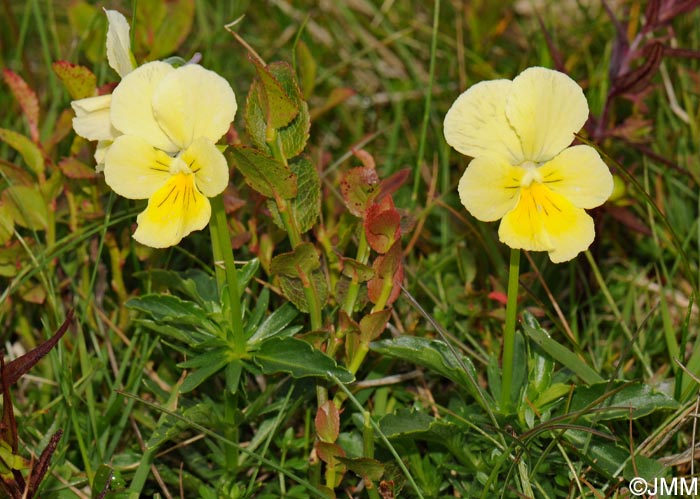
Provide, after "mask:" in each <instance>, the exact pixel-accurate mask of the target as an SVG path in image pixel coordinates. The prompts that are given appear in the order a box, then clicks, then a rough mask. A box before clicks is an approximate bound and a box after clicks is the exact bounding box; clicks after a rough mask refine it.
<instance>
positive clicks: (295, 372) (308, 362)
mask: <svg viewBox="0 0 700 499" xmlns="http://www.w3.org/2000/svg"><path fill="white" fill-rule="evenodd" d="M253 359H254V360H255V362H256V363H257V364H258V365H259V366H260V368H261V369H262V370H263V372H264V373H266V374H273V373H279V372H283V373H288V374H291V375H292V376H293V377H295V378H305V377H308V376H317V377H321V378H325V377H327V376H328V373H332V374H333V375H334V376H336V377H337V378H338V379H339V380H340V381H341V382H343V383H351V382H352V381H354V379H355V377H354V376H353V375H352V374H351V373H350V372H348V371H347V370H346V369H344V368H342V367H339V366H338V364H337V363H336V362H335V360H333V359H332V358H330V357H329V356H327V355H326V354H325V353H323V352H321V351H320V350H316V349H314V348H313V347H312V346H311V345H309V344H308V343H306V342H305V341H301V340H298V339H296V338H281V339H280V338H272V339H270V340H267V341H264V342H262V343H261V344H260V348H259V349H258V350H257V351H256V352H254V353H253Z"/></svg>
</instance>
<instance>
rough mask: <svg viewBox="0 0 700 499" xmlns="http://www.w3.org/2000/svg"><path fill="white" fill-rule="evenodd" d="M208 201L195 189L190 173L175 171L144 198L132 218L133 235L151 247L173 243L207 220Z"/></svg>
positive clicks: (209, 207)
mask: <svg viewBox="0 0 700 499" xmlns="http://www.w3.org/2000/svg"><path fill="white" fill-rule="evenodd" d="M210 217H211V205H210V204H209V200H208V199H207V198H206V197H204V196H203V195H202V194H200V192H199V191H198V190H197V186H196V185H195V182H194V175H191V174H186V173H178V174H177V175H173V176H172V177H171V178H170V180H168V181H167V183H166V184H165V185H164V186H163V187H161V188H160V189H158V191H156V192H155V194H153V196H152V197H151V199H149V200H148V206H147V207H146V210H145V211H143V212H141V213H140V214H139V216H138V218H137V219H136V222H137V223H138V228H137V229H136V232H134V239H136V240H137V241H138V242H140V243H141V244H145V245H146V246H151V247H153V248H167V247H168V246H174V245H176V244H177V243H179V242H180V240H181V239H182V238H183V237H185V236H187V235H188V234H189V233H190V232H192V231H195V230H201V229H203V228H204V227H206V226H207V223H209V218H210Z"/></svg>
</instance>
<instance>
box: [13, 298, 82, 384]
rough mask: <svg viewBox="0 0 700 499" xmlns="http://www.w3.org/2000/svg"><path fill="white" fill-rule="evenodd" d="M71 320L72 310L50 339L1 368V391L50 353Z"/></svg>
mask: <svg viewBox="0 0 700 499" xmlns="http://www.w3.org/2000/svg"><path fill="white" fill-rule="evenodd" d="M72 320H73V310H69V311H68V314H67V315H66V320H65V321H63V324H61V327H59V328H58V331H56V333H54V335H53V336H52V337H51V338H49V339H48V340H46V341H44V342H43V343H41V344H40V345H39V346H38V347H36V348H35V349H34V350H30V351H29V352H27V353H25V354H24V355H22V356H21V357H19V358H17V359H15V360H13V361H12V362H10V363H9V364H6V365H4V366H3V367H2V388H3V391H4V389H5V387H6V386H8V387H9V386H11V385H13V384H15V383H16V382H17V380H18V379H19V378H20V377H22V375H24V374H26V373H27V372H28V371H29V370H30V369H31V368H32V367H34V365H35V364H36V363H37V362H39V360H41V358H42V357H44V356H45V355H46V354H47V353H49V352H50V351H51V349H52V348H53V347H54V346H55V345H56V343H58V340H60V339H61V337H62V336H63V334H64V333H65V332H66V331H67V330H68V326H70V323H71V321H72Z"/></svg>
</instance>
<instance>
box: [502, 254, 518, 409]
mask: <svg viewBox="0 0 700 499" xmlns="http://www.w3.org/2000/svg"><path fill="white" fill-rule="evenodd" d="M519 277H520V250H519V249H517V248H513V249H511V250H510V264H509V266H508V301H507V302H506V325H505V331H504V333H503V358H502V365H503V367H502V373H503V374H502V377H501V411H502V412H503V413H506V414H507V413H508V411H510V407H511V402H512V399H511V393H510V392H511V387H512V384H513V356H514V352H515V324H516V318H517V315H518V279H519Z"/></svg>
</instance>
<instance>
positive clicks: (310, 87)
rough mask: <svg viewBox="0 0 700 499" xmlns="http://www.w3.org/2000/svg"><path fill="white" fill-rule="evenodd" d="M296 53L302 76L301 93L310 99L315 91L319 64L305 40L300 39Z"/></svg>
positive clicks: (298, 68) (299, 71) (298, 67)
mask: <svg viewBox="0 0 700 499" xmlns="http://www.w3.org/2000/svg"><path fill="white" fill-rule="evenodd" d="M294 54H295V56H296V63H297V71H298V73H299V76H300V78H299V80H300V86H301V93H302V94H303V95H304V97H305V98H306V99H308V98H309V97H311V95H312V94H313V92H314V86H315V85H316V73H318V64H316V60H315V59H314V56H313V55H312V54H311V51H310V50H309V46H308V45H307V44H306V43H304V41H303V40H299V42H298V43H297V45H296V47H295V50H294Z"/></svg>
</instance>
